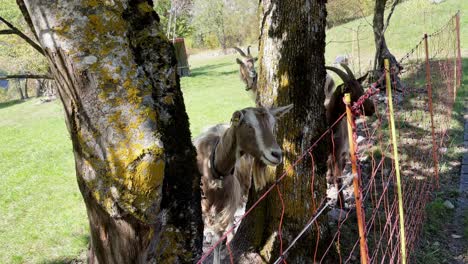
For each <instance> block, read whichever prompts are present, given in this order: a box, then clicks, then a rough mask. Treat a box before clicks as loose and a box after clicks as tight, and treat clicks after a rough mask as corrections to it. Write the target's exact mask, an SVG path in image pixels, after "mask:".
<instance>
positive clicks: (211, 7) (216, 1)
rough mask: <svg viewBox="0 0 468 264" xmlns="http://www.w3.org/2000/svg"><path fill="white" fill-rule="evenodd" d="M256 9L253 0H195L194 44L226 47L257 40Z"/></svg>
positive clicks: (224, 48)
mask: <svg viewBox="0 0 468 264" xmlns="http://www.w3.org/2000/svg"><path fill="white" fill-rule="evenodd" d="M256 12H257V7H256V1H253V0H229V1H228V0H194V4H193V11H192V13H193V25H194V29H195V30H194V33H193V38H194V42H195V43H194V46H197V45H198V46H206V47H209V48H215V47H219V46H220V47H221V48H222V49H223V50H226V49H227V48H230V47H233V46H235V45H240V44H243V43H250V42H256V41H257V40H256V39H257V36H258V27H257V26H256V25H257V19H256ZM213 37H214V39H213Z"/></svg>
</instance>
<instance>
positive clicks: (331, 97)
mask: <svg viewBox="0 0 468 264" xmlns="http://www.w3.org/2000/svg"><path fill="white" fill-rule="evenodd" d="M340 65H341V67H343V68H344V69H345V71H346V73H345V72H343V71H342V70H340V69H338V68H335V67H330V66H326V67H325V68H326V69H327V70H330V71H332V72H334V73H336V74H337V75H338V76H339V77H340V78H341V79H342V80H343V83H342V84H340V85H339V86H338V87H336V88H334V86H335V85H334V82H333V80H332V79H331V77H330V76H329V75H328V74H327V82H326V85H325V87H324V89H325V98H326V99H325V109H326V116H327V123H328V125H329V126H330V125H332V124H334V123H335V122H336V121H337V120H338V118H339V117H340V116H341V115H342V114H343V113H344V112H345V111H346V106H345V104H344V103H343V97H344V95H345V93H350V94H351V102H352V103H354V102H356V101H358V100H359V98H360V97H361V96H362V95H364V88H363V86H362V82H363V81H364V80H365V79H366V78H367V75H368V74H365V75H364V76H362V77H360V78H358V79H356V77H354V74H353V72H352V71H351V70H350V69H349V67H348V66H347V65H346V64H340ZM362 107H363V109H364V111H363V112H364V114H365V115H366V116H372V115H373V114H374V112H375V107H374V102H373V101H372V100H371V99H366V100H365V101H364V103H363V105H362ZM346 122H347V121H346V118H343V119H342V120H341V121H340V122H339V123H338V124H337V125H336V126H335V127H334V128H333V130H332V132H333V141H334V142H333V143H334V144H333V152H331V153H330V154H329V156H328V161H327V168H328V170H327V182H328V183H330V184H331V183H334V184H335V187H336V189H337V191H338V197H337V200H338V202H339V203H340V204H341V205H343V203H344V197H343V193H342V192H340V191H339V190H340V189H341V186H342V179H341V175H342V172H343V170H344V167H345V165H346V160H347V158H348V156H349V143H348V130H347V129H348V127H347V124H346Z"/></svg>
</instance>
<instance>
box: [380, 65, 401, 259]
mask: <svg viewBox="0 0 468 264" xmlns="http://www.w3.org/2000/svg"><path fill="white" fill-rule="evenodd" d="M384 62H385V80H386V88H387V100H388V108H389V111H390V130H391V131H390V132H391V136H392V144H393V159H394V161H395V174H396V182H397V190H398V215H399V217H400V251H401V263H403V264H406V236H405V217H404V210H403V193H402V191H401V177H400V161H399V158H398V145H397V139H396V129H395V118H394V113H393V99H392V84H391V80H390V63H389V61H388V59H385V61H384Z"/></svg>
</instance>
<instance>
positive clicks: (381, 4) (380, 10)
mask: <svg viewBox="0 0 468 264" xmlns="http://www.w3.org/2000/svg"><path fill="white" fill-rule="evenodd" d="M394 1H397V2H395V3H394V4H395V5H396V4H397V3H398V1H399V0H394ZM386 4H387V0H376V1H375V7H374V20H373V27H374V42H375V62H374V73H373V75H374V79H377V78H379V77H380V75H381V74H383V72H384V60H385V59H389V61H390V65H391V66H392V67H395V68H396V69H399V67H400V64H399V63H398V61H397V59H396V58H395V56H393V54H392V53H391V52H390V50H389V48H388V46H387V42H386V40H385V32H384V31H385V26H386V25H385V22H384V19H385V6H386ZM388 22H389V21H388ZM388 22H387V23H388ZM397 82H398V83H399V80H397Z"/></svg>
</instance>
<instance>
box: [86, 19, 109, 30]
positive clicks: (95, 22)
mask: <svg viewBox="0 0 468 264" xmlns="http://www.w3.org/2000/svg"><path fill="white" fill-rule="evenodd" d="M88 19H89V21H90V23H91V25H92V26H93V29H94V30H95V31H96V32H97V33H99V34H105V33H106V32H108V31H109V27H107V25H106V22H105V20H104V18H103V16H98V15H89V16H88Z"/></svg>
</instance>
